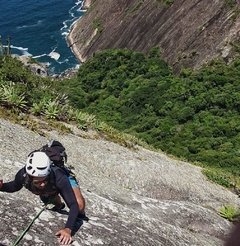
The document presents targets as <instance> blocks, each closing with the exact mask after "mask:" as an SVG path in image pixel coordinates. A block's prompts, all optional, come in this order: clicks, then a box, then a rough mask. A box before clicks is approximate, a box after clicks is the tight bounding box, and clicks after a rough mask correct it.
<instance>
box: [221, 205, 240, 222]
mask: <svg viewBox="0 0 240 246" xmlns="http://www.w3.org/2000/svg"><path fill="white" fill-rule="evenodd" d="M219 214H220V215H221V216H222V217H223V218H225V219H227V220H229V221H234V219H236V218H237V217H239V216H240V210H239V209H238V208H236V207H234V206H232V205H229V204H228V205H225V206H223V207H221V208H220V209H219Z"/></svg>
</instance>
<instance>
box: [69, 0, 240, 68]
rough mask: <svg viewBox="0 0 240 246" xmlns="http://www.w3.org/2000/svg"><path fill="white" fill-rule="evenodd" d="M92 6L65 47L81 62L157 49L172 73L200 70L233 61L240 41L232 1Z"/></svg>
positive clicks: (132, 0)
mask: <svg viewBox="0 0 240 246" xmlns="http://www.w3.org/2000/svg"><path fill="white" fill-rule="evenodd" d="M163 2H167V1H161V0H160V1H159V0H143V1H139V0H120V1H117V0H113V1H108V0H101V1H96V0H95V1H92V3H91V7H90V9H89V10H88V11H87V13H86V14H85V15H84V16H83V17H81V19H80V20H79V21H78V22H77V23H76V24H75V25H74V26H73V28H72V32H71V33H70V35H69V38H68V40H69V45H70V46H71V47H72V49H73V51H74V53H75V54H76V56H77V57H78V58H79V59H80V60H81V61H85V60H86V59H88V58H89V57H91V56H92V55H93V54H94V53H95V52H97V51H99V50H103V49H107V48H128V49H131V50H137V51H143V52H147V51H148V50H149V49H150V48H151V47H156V46H157V47H160V48H161V50H162V55H163V57H164V58H165V59H166V61H167V62H169V63H170V64H171V65H172V66H173V67H174V68H175V69H176V70H179V69H180V68H182V67H193V68H198V67H200V66H201V65H202V64H204V63H206V62H207V61H209V60H212V59H213V58H215V57H220V56H221V57H223V58H224V59H225V60H226V61H229V60H231V59H232V57H233V56H234V55H235V54H234V53H235V50H236V48H237V47H238V44H239V39H240V33H239V30H240V18H239V2H238V1H235V0H231V1H225V0H216V1H209V0H175V1H173V4H172V5H166V4H164V3H163Z"/></svg>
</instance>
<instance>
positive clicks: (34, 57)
mask: <svg viewBox="0 0 240 246" xmlns="http://www.w3.org/2000/svg"><path fill="white" fill-rule="evenodd" d="M43 56H47V54H42V55H37V56H33V57H32V58H33V59H36V58H39V57H43Z"/></svg>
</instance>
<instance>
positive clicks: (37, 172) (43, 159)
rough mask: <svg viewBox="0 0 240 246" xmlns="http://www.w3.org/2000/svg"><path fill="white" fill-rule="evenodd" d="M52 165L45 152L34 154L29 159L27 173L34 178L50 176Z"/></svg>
mask: <svg viewBox="0 0 240 246" xmlns="http://www.w3.org/2000/svg"><path fill="white" fill-rule="evenodd" d="M51 163H52V162H51V160H50V159H49V157H48V156H47V155H46V154H45V153H44V152H40V151H39V152H33V153H31V154H30V155H29V156H28V158H27V164H26V172H27V174H29V175H31V176H33V177H45V176H48V175H49V173H50V171H51Z"/></svg>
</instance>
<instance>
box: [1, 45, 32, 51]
mask: <svg viewBox="0 0 240 246" xmlns="http://www.w3.org/2000/svg"><path fill="white" fill-rule="evenodd" d="M6 47H7V46H6ZM10 47H11V49H17V50H21V51H24V50H26V51H27V50H28V48H23V47H18V46H14V45H11V46H10Z"/></svg>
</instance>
